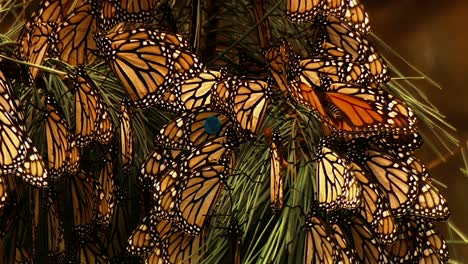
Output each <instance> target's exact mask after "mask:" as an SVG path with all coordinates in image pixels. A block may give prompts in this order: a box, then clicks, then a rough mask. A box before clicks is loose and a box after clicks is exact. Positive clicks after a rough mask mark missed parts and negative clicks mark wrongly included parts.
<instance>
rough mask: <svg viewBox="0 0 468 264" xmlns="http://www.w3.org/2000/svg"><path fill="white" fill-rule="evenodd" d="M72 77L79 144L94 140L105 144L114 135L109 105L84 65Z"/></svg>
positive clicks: (76, 132)
mask: <svg viewBox="0 0 468 264" xmlns="http://www.w3.org/2000/svg"><path fill="white" fill-rule="evenodd" d="M69 78H70V79H72V85H73V88H72V90H73V91H74V103H75V134H76V135H77V137H76V140H77V144H78V145H80V146H86V145H88V144H89V143H90V142H91V141H92V140H98V141H99V142H101V143H103V144H107V143H109V142H110V140H111V139H112V136H113V123H112V120H111V117H110V113H109V111H108V109H107V106H106V105H105V103H104V100H103V98H102V97H101V95H100V94H99V92H98V89H97V87H96V85H95V84H94V82H93V81H92V80H91V78H90V77H89V76H88V75H87V73H86V71H85V70H84V68H83V67H78V70H77V73H76V75H75V76H72V77H69Z"/></svg>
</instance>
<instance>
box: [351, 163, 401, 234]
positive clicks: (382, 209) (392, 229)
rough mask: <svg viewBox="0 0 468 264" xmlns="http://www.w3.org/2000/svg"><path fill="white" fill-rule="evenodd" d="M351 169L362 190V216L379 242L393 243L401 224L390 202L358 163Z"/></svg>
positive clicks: (352, 165) (353, 164) (352, 164)
mask: <svg viewBox="0 0 468 264" xmlns="http://www.w3.org/2000/svg"><path fill="white" fill-rule="evenodd" d="M349 169H350V170H351V173H352V174H353V175H354V177H355V178H356V180H357V181H358V183H359V185H360V186H361V189H362V198H361V207H360V210H359V212H360V214H361V215H362V217H364V219H365V220H366V222H367V223H369V224H370V225H371V226H372V228H373V231H374V233H375V235H376V236H377V238H378V240H379V241H381V242H384V243H392V242H393V241H394V240H395V239H396V235H397V234H398V231H399V224H398V222H397V221H396V218H395V217H394V215H393V213H392V211H391V210H390V208H389V204H388V200H387V198H386V197H385V195H384V194H383V193H382V191H381V190H380V188H379V187H378V185H377V184H376V183H375V182H373V181H372V180H371V178H370V177H369V176H367V175H366V172H365V171H363V170H362V168H361V167H360V166H359V165H357V164H356V163H350V164H349Z"/></svg>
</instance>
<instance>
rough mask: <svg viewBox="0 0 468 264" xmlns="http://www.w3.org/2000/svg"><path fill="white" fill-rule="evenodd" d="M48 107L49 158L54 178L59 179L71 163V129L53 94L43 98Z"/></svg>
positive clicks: (47, 134)
mask: <svg viewBox="0 0 468 264" xmlns="http://www.w3.org/2000/svg"><path fill="white" fill-rule="evenodd" d="M42 104H43V105H44V106H45V109H46V122H45V123H44V126H45V133H46V139H47V159H48V162H47V163H48V168H49V174H50V177H51V179H52V180H58V179H59V178H60V177H61V176H62V174H63V173H64V171H65V169H66V168H67V166H68V165H69V158H70V155H71V153H70V152H71V151H72V149H71V144H70V142H69V139H70V137H71V135H70V129H69V127H68V124H67V122H66V120H65V119H64V118H63V117H62V116H63V115H62V113H61V111H60V109H59V107H58V105H57V102H56V101H55V98H53V97H52V95H46V96H44V97H43V98H42Z"/></svg>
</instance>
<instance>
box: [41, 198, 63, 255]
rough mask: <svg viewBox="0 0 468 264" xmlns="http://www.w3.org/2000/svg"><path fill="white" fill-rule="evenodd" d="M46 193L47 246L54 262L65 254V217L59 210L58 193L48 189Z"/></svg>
mask: <svg viewBox="0 0 468 264" xmlns="http://www.w3.org/2000/svg"><path fill="white" fill-rule="evenodd" d="M46 194H47V195H46V197H45V199H44V200H45V203H44V207H45V211H46V214H47V245H48V246H47V248H48V251H49V253H48V256H49V261H52V262H53V261H54V260H57V261H58V260H60V259H62V258H63V257H64V255H65V239H64V229H63V218H62V215H61V214H60V212H59V203H58V199H57V198H58V195H57V193H55V192H54V191H48V192H46Z"/></svg>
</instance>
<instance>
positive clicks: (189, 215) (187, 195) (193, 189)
mask: <svg viewBox="0 0 468 264" xmlns="http://www.w3.org/2000/svg"><path fill="white" fill-rule="evenodd" d="M229 162H230V160H226V161H224V162H222V163H220V164H213V165H205V166H202V167H199V168H197V169H196V170H194V172H193V174H192V175H190V176H189V177H188V179H187V180H186V183H184V184H183V185H182V188H183V189H182V191H181V192H180V193H179V195H178V197H177V199H176V205H175V219H176V221H177V222H178V224H179V225H180V226H181V227H182V228H183V229H184V231H185V232H186V233H188V234H190V235H197V234H199V233H200V232H201V229H202V227H203V226H204V225H205V220H206V219H207V216H208V215H209V213H210V210H211V208H212V207H213V206H214V205H215V204H216V200H217V198H219V197H218V196H219V192H220V190H221V187H222V186H223V181H225V179H226V177H227V174H228V172H226V171H227V170H228V169H230V168H229ZM225 164H226V165H225Z"/></svg>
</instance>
